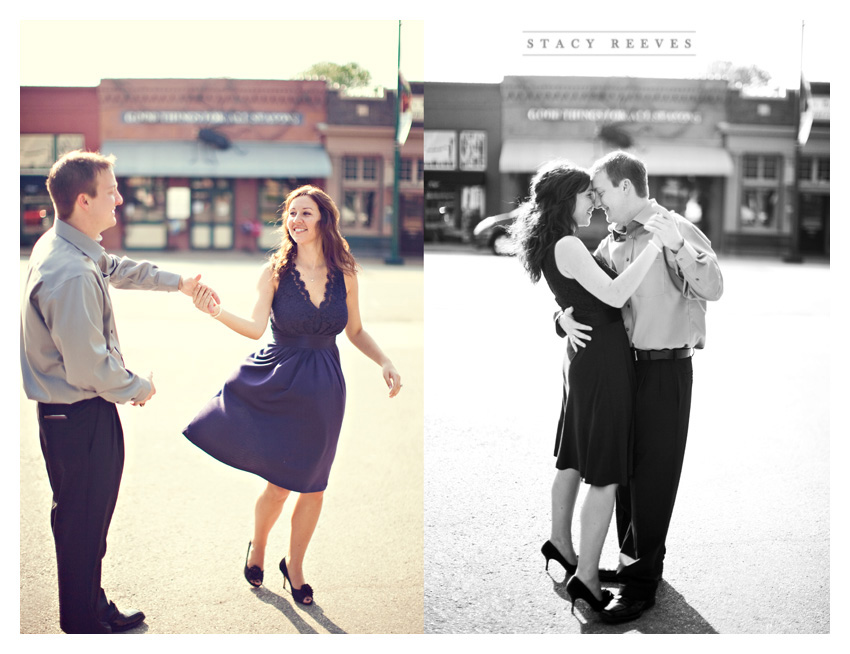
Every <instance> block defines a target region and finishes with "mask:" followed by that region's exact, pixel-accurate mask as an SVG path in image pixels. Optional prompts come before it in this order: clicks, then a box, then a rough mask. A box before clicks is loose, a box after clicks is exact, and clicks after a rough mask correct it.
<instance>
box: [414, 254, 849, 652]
mask: <svg viewBox="0 0 850 654" xmlns="http://www.w3.org/2000/svg"><path fill="white" fill-rule="evenodd" d="M721 268H722V271H723V275H724V280H725V293H724V295H723V297H722V298H721V299H720V300H719V301H718V302H713V303H709V307H708V316H707V323H708V324H707V328H708V337H707V343H706V348H705V349H704V350H703V351H699V352H697V354H696V355H695V358H694V395H693V406H692V410H691V422H690V431H689V437H688V448H687V452H686V455H685V464H684V471H683V476H682V481H681V485H680V488H679V493H678V499H677V504H676V508H675V511H674V515H673V522H672V525H671V529H670V533H669V537H668V540H667V557H666V562H665V570H664V579H663V582H662V584H661V587H660V589H659V593H658V597H657V600H658V602H657V604H656V606H655V607H654V608H652V609H650V610H649V611H647V612H646V613H645V614H644V615H643V616H642V617H641V618H640V619H639V620H637V621H634V622H629V623H625V624H622V625H618V626H609V625H606V624H604V623H602V622H601V620H599V618H598V616H597V615H595V614H593V613H592V612H590V611H589V610H587V609H586V608H585V607H584V605H582V604H581V603H579V605H577V606H576V613H575V616H573V615H571V614H570V602H569V598H568V596H567V594H566V591H565V575H564V571H563V568H561V567H560V566H559V565H558V564H557V563H556V562H554V561H553V562H552V563H551V564H550V567H549V572H548V573H547V572H545V571H544V559H543V556H542V555H541V553H540V547H541V545H542V544H543V543H544V541H545V540H546V539H547V538H549V529H550V490H551V483H552V479H553V476H554V471H555V470H554V457H553V456H552V451H553V445H554V438H555V427H556V425H557V420H558V412H559V409H560V402H561V366H562V361H563V353H564V343H563V341H562V340H561V339H559V338H557V336H556V335H555V333H554V329H553V324H552V320H551V317H552V313H553V311H554V310H555V309H556V308H557V307H556V305H555V302H554V299H553V298H552V296H551V293H550V291H549V290H548V288H547V286H546V283H545V281H541V282H540V283H538V284H537V285H532V283H531V282H530V280H529V279H528V277H527V276H526V275H525V274H524V272H523V271H522V269H521V266H520V265H519V263H518V262H517V261H516V260H515V259H513V258H506V257H496V256H493V255H491V254H488V253H486V252H471V251H468V249H464V248H459V247H450V246H437V247H433V248H429V249H426V254H425V269H426V273H427V274H426V286H425V289H426V290H425V313H426V316H427V321H426V330H425V337H426V344H427V346H426V347H427V358H426V367H425V379H426V383H425V406H426V414H425V497H426V503H425V632H426V633H429V634H446V633H455V634H481V633H498V634H578V633H606V634H616V633H640V634H714V633H720V634H825V633H829V632H830V631H831V624H830V590H831V585H830V422H829V406H830V381H829V379H830V378H829V374H830V363H831V361H832V360H833V357H834V355H835V353H836V348H835V341H834V339H833V338H831V337H832V336H833V335H832V334H831V333H830V329H829V321H830V293H831V292H832V293H834V292H835V288H831V286H830V282H831V281H832V280H830V272H829V266H828V264H826V263H819V262H806V263H803V264H787V263H782V262H781V261H779V260H776V259H767V258H765V259H761V258H735V257H728V258H727V257H721ZM842 297H846V295H844V296H842ZM839 365H841V364H839ZM840 369H841V370H845V369H846V368H843V367H842V368H840ZM839 401H842V400H839ZM843 401H844V402H846V397H845V398H844V400H843ZM843 433H845V434H846V433H847V432H846V431H845V432H843ZM839 474H841V473H839ZM585 488H586V487H585ZM584 495H585V490H584V489H583V490H582V492H581V494H580V497H579V503H581V502H582V500H583V498H584ZM834 500H835V501H838V499H837V498H834ZM578 515H579V510H578V508H577V511H576V519H575V524H574V538H575V539H576V543H577V542H578V538H579V534H580V525H579V520H578ZM844 515H846V513H845V514H844ZM616 564H617V546H616V528H615V526H614V525H613V524H612V526H611V528H610V529H609V532H608V537H607V541H606V545H605V548H604V550H603V555H602V565H603V566H604V567H616ZM839 568H840V564H839ZM612 590H614V588H612ZM835 592H836V596H838V595H840V593H841V587H840V586H839V587H838V588H836V589H835ZM839 622H840V621H839ZM832 626H833V627H837V628H839V629H840V628H841V625H840V624H839V625H832ZM545 642H548V641H545ZM821 644H823V643H822V642H821Z"/></svg>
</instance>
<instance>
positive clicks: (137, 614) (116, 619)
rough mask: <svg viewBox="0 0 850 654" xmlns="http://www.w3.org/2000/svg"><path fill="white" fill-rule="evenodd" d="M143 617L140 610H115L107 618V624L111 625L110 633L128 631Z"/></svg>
mask: <svg viewBox="0 0 850 654" xmlns="http://www.w3.org/2000/svg"><path fill="white" fill-rule="evenodd" d="M144 619H145V614H144V613H142V612H141V611H136V610H134V609H130V610H129V611H117V612H116V613H115V615H113V616H112V617H111V618H110V620H109V626H110V627H112V633H113V634H117V633H120V632H122V631H129V630H130V629H132V628H133V627H135V626H137V625H138V624H139V623H140V622H142V620H144Z"/></svg>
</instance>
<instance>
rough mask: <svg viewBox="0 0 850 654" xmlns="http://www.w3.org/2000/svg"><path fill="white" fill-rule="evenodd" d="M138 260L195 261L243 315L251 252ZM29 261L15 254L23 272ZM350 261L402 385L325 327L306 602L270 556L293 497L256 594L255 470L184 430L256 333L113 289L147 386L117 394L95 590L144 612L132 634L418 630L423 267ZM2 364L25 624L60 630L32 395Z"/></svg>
mask: <svg viewBox="0 0 850 654" xmlns="http://www.w3.org/2000/svg"><path fill="white" fill-rule="evenodd" d="M134 256H135V258H142V257H141V256H137V255H134ZM145 256H148V255H145ZM149 258H151V259H152V260H154V261H156V262H157V263H159V264H160V265H161V266H162V267H163V268H164V269H167V270H172V271H174V272H178V273H180V274H183V275H191V274H196V273H198V272H200V273H201V274H202V275H203V277H202V279H203V281H205V282H208V283H209V284H210V285H211V286H213V288H215V289H216V290H217V291H218V293H219V294H220V296H221V298H222V302H223V303H224V305H225V306H227V307H228V308H230V309H232V310H235V311H237V312H242V313H243V314H246V315H247V314H250V311H251V309H252V307H253V303H254V299H255V294H254V288H255V285H256V281H257V279H258V277H259V271H260V266H261V264H262V256H261V255H249V254H243V253H225V254H220V255H215V254H209V253H167V254H154V255H149ZM26 261H27V257H26V256H24V255H23V253H22V256H21V259H20V271H21V285H23V282H24V276H25V270H26ZM361 264H362V266H363V271H362V273H361V276H360V307H361V314H362V317H363V322H364V326H365V328H366V329H367V331H368V332H369V333H370V334H371V335H372V336H373V337H374V338H375V340H376V341H377V342H378V344H379V345H380V346H381V348H382V349H383V350H384V351H385V352H386V353H387V354H388V355H389V356H390V357H391V358H392V359H393V362H394V363H395V365H396V367H397V368H398V370H399V372H400V374H401V375H402V381H403V384H404V388H403V390H402V391H401V393H400V394H399V395H398V396H397V397H396V398H394V399H392V400H390V399H389V398H388V397H387V389H386V386H385V384H384V382H383V379H382V378H381V374H380V368H378V366H376V365H375V364H374V363H373V362H372V361H371V360H369V359H367V358H366V357H365V356H363V355H362V354H361V353H360V352H359V351H358V350H356V348H354V347H353V346H352V345H351V344H350V343H349V341H348V339H347V338H345V336H344V335H341V336H340V337H339V338H338V339H337V342H338V345H339V349H340V354H341V359H342V367H343V372H344V374H345V377H346V383H347V388H348V397H347V409H346V415H345V421H344V423H343V427H342V433H341V436H340V444H339V449H338V452H337V457H336V462H335V464H334V468H333V470H332V472H331V478H330V484H329V486H328V489H327V491H326V493H325V501H324V507H323V511H322V516H321V519H320V520H319V524H318V527H317V529H316V532H315V534H314V536H313V540H312V542H311V545H310V549H309V551H308V555H307V559H306V561H305V574H306V577H307V580H308V582H309V583H310V584H311V585H312V586H313V588H314V589H315V593H316V595H315V605H314V606H311V607H305V606H303V605H300V604H296V603H295V602H294V601H293V599H292V596H291V594H290V592H289V590H286V591H284V590H283V588H282V580H283V577H282V575H281V574H280V572H279V570H278V562H279V560H280V558H281V557H282V556H284V555H285V554H286V550H287V543H288V536H289V519H290V515H291V509H292V505H293V504H294V499H295V495H293V496H292V497H291V498H290V500H289V501H288V502H287V505H286V506H285V507H284V511H283V515H282V516H281V518H280V520H279V521H278V523H277V525H276V526H275V528H274V529H273V531H272V533H271V537H270V540H269V546H268V549H267V558H266V561H265V581H266V583H265V584H264V585H263V586H262V587H261V588H260V589H257V590H254V589H252V588H251V587H250V586H249V585H248V583H247V582H246V581H245V579H244V577H243V575H242V570H243V565H244V557H245V552H246V549H247V545H248V541H249V539H250V538H251V536H252V532H253V515H254V514H253V512H254V502H255V500H256V497H257V496H258V495H259V493H260V492H261V490H262V489H263V487H264V486H265V482H264V481H263V480H262V479H260V478H259V477H256V476H254V475H251V474H248V473H245V472H241V471H238V470H235V469H232V468H229V467H228V466H225V465H224V464H222V463H220V462H218V461H216V460H214V459H212V458H211V457H209V456H208V455H206V454H205V453H203V452H202V451H201V450H199V449H198V448H196V447H195V446H194V445H192V444H191V443H189V442H188V441H187V440H186V439H185V438H184V437H183V435H182V434H181V431H182V429H183V427H184V426H185V425H186V424H187V423H188V422H189V421H190V420H191V418H192V417H193V416H194V415H195V413H196V412H197V411H198V410H199V409H200V408H201V407H202V406H203V404H204V403H205V402H206V401H207V400H208V398H209V397H211V396H212V395H213V394H214V393H215V392H216V391H217V390H218V388H219V387H220V386H221V384H222V383H223V381H224V380H225V379H226V377H227V376H228V375H229V374H230V372H231V371H232V370H233V369H234V368H235V367H236V366H237V365H238V364H239V363H240V362H241V361H242V359H243V358H244V357H245V356H247V355H248V354H250V353H251V352H253V351H255V350H256V349H258V348H259V347H261V346H263V345H264V341H260V342H256V341H251V340H249V339H246V338H244V337H241V336H239V335H237V334H235V333H233V332H231V331H230V330H227V329H226V328H224V327H223V326H222V325H221V324H219V323H217V322H215V321H213V320H211V319H210V318H209V317H207V316H204V315H203V314H202V313H201V312H199V311H198V310H196V309H195V308H194V307H193V306H192V304H191V300H190V299H189V298H188V297H186V296H185V295H183V294H181V293H155V292H140V291H122V290H116V289H113V290H112V297H113V301H114V305H115V312H116V317H117V324H118V330H119V334H120V338H121V344H122V350H123V353H124V358H125V361H126V362H127V366H128V367H129V368H130V369H132V370H135V371H138V372H140V373H142V374H147V373H148V371H153V373H154V383H155V385H156V390H157V393H156V395H155V396H154V398H153V399H152V400H151V401H150V402H149V403H148V404H147V405H146V406H145V407H133V406H130V405H123V406H119V413H120V415H121V419H122V422H123V426H124V432H125V441H126V460H125V466H124V476H123V480H122V486H121V492H120V495H119V498H118V505H117V508H116V511H115V515H114V517H113V521H112V525H111V528H110V531H109V538H108V552H107V554H106V557H105V558H104V565H103V587H104V589H105V590H106V592H107V595H108V597H109V598H110V599H112V600H113V601H115V602H116V604H117V605H118V606H119V608H127V607H135V608H138V609H141V610H143V611H144V612H145V614H146V616H147V619H146V620H145V622H144V623H143V625H142V626H140V627H138V628H136V629H134V630H133V632H132V633H151V634H295V633H358V634H408V633H420V634H421V633H422V630H423V623H422V616H423V593H422V588H423V527H422V502H423V499H422V492H423V469H422V448H423V443H422V424H423V403H422V394H423V281H422V280H423V265H422V259H421V258H419V259H418V261H417V260H413V261H406V262H405V264H404V265H392V266H391V265H385V264H384V263H383V262H382V261H379V260H374V261H370V260H363V261H361ZM10 295H12V294H11V293H10ZM11 301H12V302H14V300H13V299H12V300H11ZM269 335H270V334H269V333H268V332H267V334H266V337H268V336H269ZM264 338H265V337H264ZM15 341H16V339H14V340H12V339H9V342H15ZM15 377H16V378H17V382H18V388H19V391H18V393H19V395H20V633H21V634H56V633H61V632H60V630H59V623H58V598H57V586H56V565H55V554H54V548H53V539H52V536H51V533H50V522H49V519H50V504H51V494H50V487H49V483H48V480H47V475H46V471H45V467H44V462H43V459H42V455H41V451H40V449H39V440H38V427H37V422H36V419H35V405H34V403H33V402H31V401H30V400H28V399H27V398H26V397H25V395H24V393H23V390H22V389H20V386H21V384H20V373H19V372H16V374H15ZM10 581H11V580H10ZM10 585H11V584H10Z"/></svg>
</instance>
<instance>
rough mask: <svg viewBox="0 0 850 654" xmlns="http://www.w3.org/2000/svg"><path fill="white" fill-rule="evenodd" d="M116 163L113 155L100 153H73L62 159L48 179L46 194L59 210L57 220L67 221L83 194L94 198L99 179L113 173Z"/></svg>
mask: <svg viewBox="0 0 850 654" xmlns="http://www.w3.org/2000/svg"><path fill="white" fill-rule="evenodd" d="M114 163H115V157H114V156H113V155H109V156H104V155H102V154H100V153H98V152H84V151H82V150H74V151H73V152H68V153H67V154H64V155H62V156H61V157H60V158H59V160H58V161H57V162H56V163H55V164H53V167H52V168H51V169H50V174H49V175H48V176H47V192H48V193H50V199H51V200H53V205H54V206H55V207H56V216H57V217H58V218H59V219H60V220H68V219H69V218H70V217H71V214H72V213H74V203H75V202H76V201H77V198H78V197H79V195H80V193H85V194H86V195H89V196H91V197H95V196H96V195H97V176H98V175H99V174H100V172H101V171H103V170H111V169H112V166H113V164H114Z"/></svg>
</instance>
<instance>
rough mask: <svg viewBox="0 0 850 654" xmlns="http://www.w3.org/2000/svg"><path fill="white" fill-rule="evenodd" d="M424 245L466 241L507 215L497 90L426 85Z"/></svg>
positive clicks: (495, 86) (486, 86)
mask: <svg viewBox="0 0 850 654" xmlns="http://www.w3.org/2000/svg"><path fill="white" fill-rule="evenodd" d="M425 106H426V108H427V110H428V111H427V113H428V121H427V125H428V128H427V130H426V131H425V145H424V154H425V169H426V171H427V173H426V180H425V184H426V191H425V240H427V241H434V240H442V239H456V240H457V239H460V240H464V241H468V240H470V237H471V235H472V229H473V228H474V227H475V225H476V224H477V223H478V222H479V221H480V220H481V219H483V218H485V217H487V216H489V215H493V214H498V213H502V212H507V211H510V210H511V209H512V208H513V205H512V204H509V203H503V202H502V201H501V195H500V180H499V169H498V165H497V164H498V161H499V152H500V150H501V144H502V114H501V97H500V92H499V85H498V84H449V83H431V82H429V83H428V84H427V90H426V93H425Z"/></svg>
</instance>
